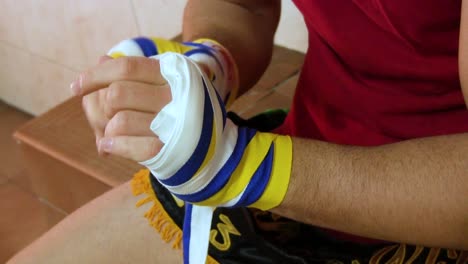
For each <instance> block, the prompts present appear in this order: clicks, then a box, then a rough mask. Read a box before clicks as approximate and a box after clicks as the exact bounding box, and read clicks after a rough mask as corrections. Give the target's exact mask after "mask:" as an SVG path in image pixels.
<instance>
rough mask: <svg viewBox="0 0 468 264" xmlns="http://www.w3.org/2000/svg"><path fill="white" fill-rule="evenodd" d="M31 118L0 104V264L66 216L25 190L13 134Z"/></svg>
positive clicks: (21, 167) (18, 148)
mask: <svg viewBox="0 0 468 264" xmlns="http://www.w3.org/2000/svg"><path fill="white" fill-rule="evenodd" d="M31 118H32V117H31V116H30V115H28V114H25V113H23V112H21V111H19V110H17V109H15V108H13V107H10V106H8V105H7V104H5V103H3V102H2V101H0V147H1V148H0V161H1V166H0V212H1V213H0V215H1V216H0V263H4V262H6V260H8V259H9V258H10V257H11V256H13V255H14V254H15V253H16V252H17V251H19V250H20V249H22V248H23V247H25V246H27V245H28V244H29V243H31V242H32V241H33V240H34V239H36V238H37V237H39V236H40V235H41V234H43V233H44V232H46V231H47V230H48V229H49V228H51V227H52V226H53V225H55V224H56V223H57V222H59V221H60V220H61V219H62V218H63V217H65V213H64V212H62V211H60V210H59V209H56V208H54V207H53V206H51V205H50V204H48V203H47V201H45V200H43V199H41V198H40V197H37V196H35V195H34V194H33V193H32V192H31V191H30V190H27V189H26V188H25V187H24V186H25V184H23V183H24V182H25V181H27V180H28V175H27V173H26V170H25V168H24V166H23V162H22V155H21V151H20V146H19V145H18V143H16V142H15V140H14V139H13V137H12V133H13V131H14V130H15V129H16V128H18V127H19V126H21V125H22V124H23V123H25V122H27V121H28V120H30V119H31Z"/></svg>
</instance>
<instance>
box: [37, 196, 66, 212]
mask: <svg viewBox="0 0 468 264" xmlns="http://www.w3.org/2000/svg"><path fill="white" fill-rule="evenodd" d="M37 199H38V200H39V201H40V202H41V203H44V204H45V205H47V206H49V207H51V208H52V209H54V210H56V211H58V212H59V213H62V214H64V215H68V213H67V212H66V211H65V210H63V209H62V208H60V207H57V206H56V205H54V204H53V203H51V202H49V201H48V200H47V199H45V198H43V197H39V196H37Z"/></svg>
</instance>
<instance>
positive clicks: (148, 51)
mask: <svg viewBox="0 0 468 264" xmlns="http://www.w3.org/2000/svg"><path fill="white" fill-rule="evenodd" d="M133 41H135V42H136V43H137V44H138V46H140V49H141V50H142V51H143V54H144V55H145V57H151V56H154V55H157V54H158V48H157V47H156V45H155V44H154V42H153V40H151V39H149V38H144V37H139V38H134V39H133Z"/></svg>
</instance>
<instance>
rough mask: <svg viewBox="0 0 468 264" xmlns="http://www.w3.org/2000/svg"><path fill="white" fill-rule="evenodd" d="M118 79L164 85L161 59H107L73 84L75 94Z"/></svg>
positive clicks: (82, 93) (93, 89)
mask: <svg viewBox="0 0 468 264" xmlns="http://www.w3.org/2000/svg"><path fill="white" fill-rule="evenodd" d="M116 81H134V82H143V83H148V84H156V85H163V84H165V83H166V81H165V79H164V78H163V77H162V76H161V72H160V67H159V60H155V59H150V58H146V57H120V58H117V59H109V60H105V61H104V62H102V63H101V64H99V65H97V66H95V67H93V68H91V69H90V70H88V71H87V72H84V73H82V74H81V75H80V76H79V78H78V80H76V81H74V82H73V83H72V84H71V90H72V92H73V93H74V94H75V95H87V94H89V93H92V92H94V91H96V90H99V89H102V88H103V87H107V86H109V85H110V84H111V83H112V82H116Z"/></svg>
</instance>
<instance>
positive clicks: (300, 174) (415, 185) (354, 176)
mask: <svg viewBox="0 0 468 264" xmlns="http://www.w3.org/2000/svg"><path fill="white" fill-rule="evenodd" d="M467 157H468V134H459V135H450V136H440V137H433V138H425V139H417V140H409V141H405V142H401V143H396V144H389V145H384V146H379V147H371V148H364V147H352V146H340V145H334V144H329V143H325V142H320V141H315V140H306V139H299V138H294V139H293V169H292V176H291V181H290V185H289V189H288V192H287V194H286V197H285V199H284V201H283V203H282V204H281V205H280V206H279V207H277V208H275V209H274V210H273V211H274V212H276V213H278V214H281V215H285V216H287V217H290V218H293V219H296V220H299V221H302V222H306V223H309V224H313V225H317V226H322V227H327V228H332V229H336V230H340V231H344V232H348V233H353V234H357V235H361V236H366V237H371V238H377V239H383V240H389V241H399V242H406V243H412V244H422V245H428V246H440V247H452V248H465V249H467V248H468V159H467Z"/></svg>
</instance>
